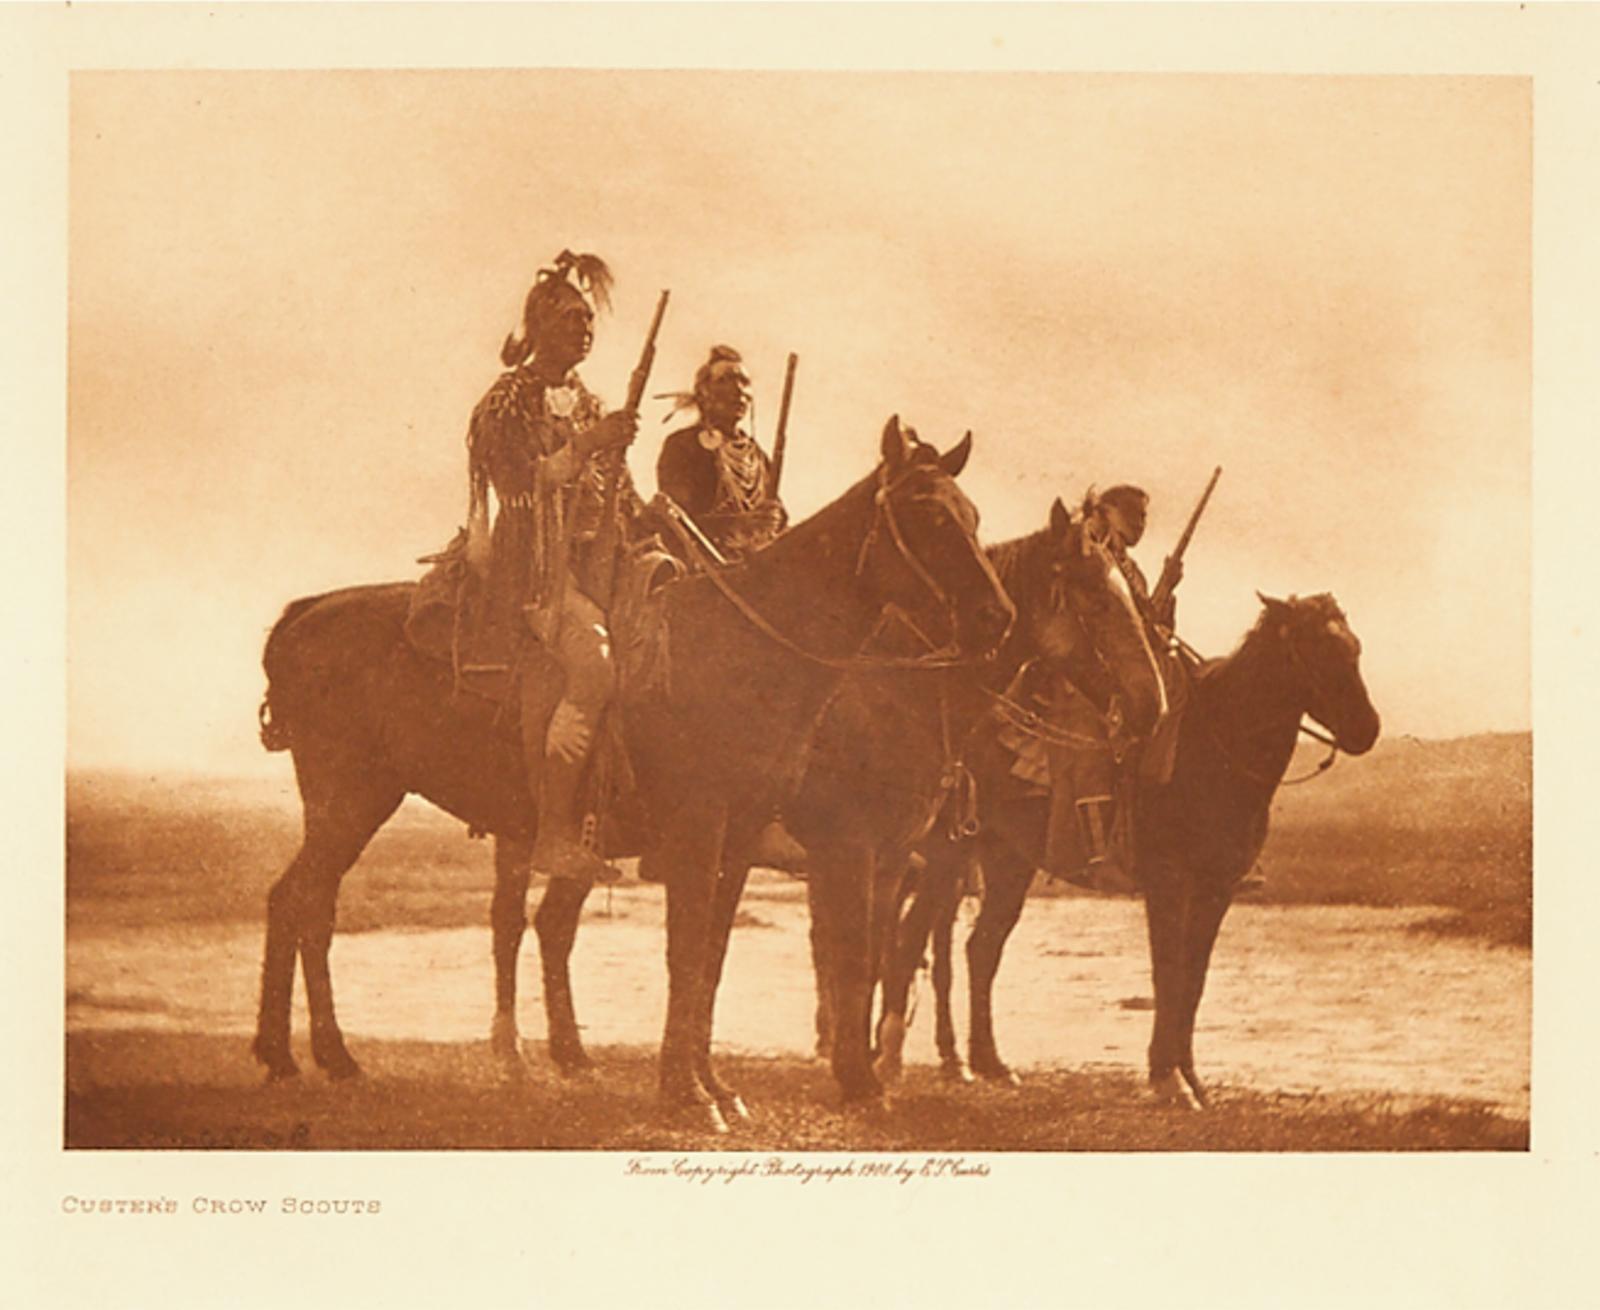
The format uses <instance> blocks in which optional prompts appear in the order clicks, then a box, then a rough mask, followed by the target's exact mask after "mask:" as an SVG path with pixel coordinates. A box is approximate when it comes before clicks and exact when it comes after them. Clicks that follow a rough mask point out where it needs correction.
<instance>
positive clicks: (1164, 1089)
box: [1150, 1070, 1200, 1110]
mask: <svg viewBox="0 0 1600 1310" xmlns="http://www.w3.org/2000/svg"><path fill="white" fill-rule="evenodd" d="M1150 1097H1151V1099H1152V1100H1153V1101H1154V1102H1155V1103H1156V1104H1157V1105H1159V1106H1162V1107H1164V1108H1166V1109H1169V1110H1198V1109H1200V1102H1199V1101H1197V1100H1196V1099H1195V1098H1194V1095H1193V1094H1192V1093H1191V1092H1190V1091H1189V1088H1188V1086H1187V1085H1186V1084H1185V1083H1184V1081H1183V1079H1182V1078H1180V1077H1178V1074H1177V1071H1176V1070H1171V1071H1169V1072H1167V1073H1164V1074H1161V1075H1159V1076H1156V1077H1152V1078H1151V1079H1150Z"/></svg>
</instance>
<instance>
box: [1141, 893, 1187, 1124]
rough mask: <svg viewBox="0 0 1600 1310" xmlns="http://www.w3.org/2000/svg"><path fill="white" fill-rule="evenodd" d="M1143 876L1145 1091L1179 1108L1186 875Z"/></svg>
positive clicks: (1183, 1093) (1183, 1100) (1182, 1101)
mask: <svg viewBox="0 0 1600 1310" xmlns="http://www.w3.org/2000/svg"><path fill="white" fill-rule="evenodd" d="M1142 872H1143V873H1144V884H1145V890H1144V911H1145V923H1146V926H1147V927H1148V929H1149V936H1150V980H1151V984H1152V985H1153V987H1154V989H1155V1006H1156V1008H1155V1018H1154V1021H1153V1023H1152V1026H1151V1031H1150V1052H1149V1069H1150V1089H1151V1092H1152V1093H1153V1094H1154V1096H1155V1098H1156V1099H1157V1100H1158V1101H1160V1102H1162V1103H1164V1104H1168V1105H1174V1106H1177V1107H1179V1108H1193V1107H1194V1104H1195V1103H1194V1101H1193V1098H1192V1097H1191V1096H1190V1094H1189V1092H1188V1090H1187V1089H1186V1088H1185V1087H1184V1085H1183V1083H1182V1081H1181V1080H1180V1079H1179V1077H1178V1073H1177V1070H1178V1066H1179V1064H1180V1063H1181V1062H1182V1060H1183V1037H1182V1033H1183V1020H1182V1015H1183V1009H1184V995H1185V992H1186V990H1187V985H1188V984H1187V976H1188V971H1187V968H1186V965H1185V958H1184V957H1185V955H1186V952H1187V941H1186V939H1187V937H1188V923H1189V901H1190V885H1189V876H1188V874H1187V873H1186V872H1185V871H1184V870H1181V869H1177V868H1175V867H1173V866H1171V865H1170V864H1160V865H1155V864H1152V865H1149V866H1146V868H1145V869H1144V870H1143V871H1142Z"/></svg>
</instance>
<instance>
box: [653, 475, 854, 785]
mask: <svg viewBox="0 0 1600 1310" xmlns="http://www.w3.org/2000/svg"><path fill="white" fill-rule="evenodd" d="M870 497H871V490H870V484H858V485H857V486H856V487H853V488H852V489H851V490H850V491H848V492H846V493H845V495H844V496H842V497H840V499H839V500H838V501H836V502H834V504H832V505H830V506H829V507H828V508H827V509H824V510H822V511H821V512H820V513H818V514H816V515H814V516H812V518H810V519H808V520H806V522H804V523H802V524H800V525H799V526H797V527H796V528H794V529H792V530H791V531H790V532H788V533H785V534H784V535H783V536H781V537H779V538H778V539H777V540H776V541H774V542H773V543H772V544H771V545H769V546H767V547H765V548H764V549H762V550H760V551H757V552H755V553H753V554H752V555H751V556H750V557H749V558H748V559H747V560H746V561H745V562H744V563H743V564H741V565H740V566H738V567H737V568H735V569H731V570H729V571H728V572H727V573H726V574H724V575H722V576H723V578H724V581H725V582H726V584H727V586H728V587H729V588H730V590H732V591H733V592H734V593H735V594H736V595H737V596H738V597H739V598H740V600H741V601H742V602H743V607H742V609H741V606H740V605H739V604H736V603H735V601H734V600H733V599H731V598H730V597H728V596H727V595H724V594H722V593H721V591H720V590H719V589H718V588H717V586H716V584H715V583H714V582H713V580H712V579H710V578H705V577H702V578H690V579H688V580H687V581H685V582H684V583H681V584H679V585H678V586H677V587H675V588H673V590H672V592H671V593H669V601H668V605H669V614H670V615H671V633H672V636H671V641H672V649H673V652H674V665H675V667H674V672H673V688H674V691H673V696H672V700H673V707H674V712H675V713H676V715H677V716H678V717H679V718H680V719H681V721H682V722H683V723H684V724H685V725H686V730H688V731H691V732H693V733H695V734H697V735H699V736H701V737H704V738H706V739H707V741H709V740H710V739H711V738H713V737H717V735H718V733H719V730H720V729H719V725H723V724H735V723H742V724H747V725H751V726H752V727H754V728H755V729H756V731H754V732H752V733H750V734H748V736H746V737H744V738H743V739H742V740H741V743H740V745H739V747H738V749H739V752H740V753H741V754H742V755H761V756H762V757H765V756H768V755H774V754H781V753H782V752H783V751H784V750H786V749H787V746H786V742H787V741H788V740H789V737H790V735H791V734H799V736H800V737H803V736H804V732H805V729H806V725H807V724H808V723H809V722H810V721H811V720H812V719H813V718H814V717H815V716H816V714H818V713H819V712H820V709H821V706H822V704H823V703H824V702H825V701H826V699H827V697H828V695H829V693H830V692H831V691H832V690H833V689H834V688H835V687H836V686H837V684H838V680H839V678H840V677H841V676H843V670H842V669H841V668H839V667H838V664H839V662H841V661H845V660H848V659H850V658H851V657H852V656H854V655H855V654H856V652H857V651H858V650H859V649H860V647H861V645H862V643H863V642H864V641H865V640H866V638H867V636H868V634H869V633H870V632H871V630H872V625H873V624H874V623H875V622H876V621H877V617H878V612H879V611H878V607H877V606H876V605H874V604H873V602H872V600H871V598H870V596H868V595H867V594H866V592H865V589H864V588H863V587H862V586H861V585H860V582H859V580H858V578H857V576H856V558H857V554H858V552H859V551H860V549H861V542H862V540H863V539H864V538H865V535H866V532H867V529H868V523H869V516H870V514H871V508H870ZM742 610H743V612H742ZM678 652H683V654H682V655H679V654H678ZM797 739H798V738H797ZM722 745H727V743H722Z"/></svg>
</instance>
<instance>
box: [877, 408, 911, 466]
mask: <svg viewBox="0 0 1600 1310" xmlns="http://www.w3.org/2000/svg"><path fill="white" fill-rule="evenodd" d="M881 449H882V452H883V462H884V464H885V465H887V466H888V469H889V472H891V473H894V472H896V471H897V470H898V469H899V467H900V466H901V465H902V464H904V463H905V462H906V458H907V456H909V455H910V454H911V443H910V442H909V441H907V440H906V434H905V431H904V430H903V429H902V428H901V426H900V416H899V415H898V414H891V415H889V421H888V422H887V423H885V424H884V425H883V442H882V444H881Z"/></svg>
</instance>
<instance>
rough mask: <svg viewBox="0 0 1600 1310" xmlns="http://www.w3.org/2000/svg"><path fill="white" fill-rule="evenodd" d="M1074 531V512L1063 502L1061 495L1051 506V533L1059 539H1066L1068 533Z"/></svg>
mask: <svg viewBox="0 0 1600 1310" xmlns="http://www.w3.org/2000/svg"><path fill="white" fill-rule="evenodd" d="M1071 531H1072V513H1071V511H1070V510H1068V509H1067V507H1066V505H1064V504H1063V503H1062V500H1061V497H1060V496H1057V497H1056V498H1055V503H1054V504H1052V505H1051V506H1050V535H1051V536H1053V537H1054V538H1055V539H1056V540H1057V541H1065V540H1066V539H1067V534H1068V533H1069V532H1071Z"/></svg>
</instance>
